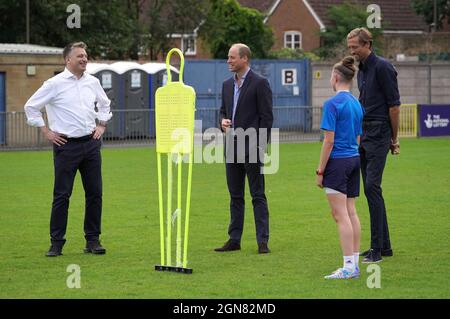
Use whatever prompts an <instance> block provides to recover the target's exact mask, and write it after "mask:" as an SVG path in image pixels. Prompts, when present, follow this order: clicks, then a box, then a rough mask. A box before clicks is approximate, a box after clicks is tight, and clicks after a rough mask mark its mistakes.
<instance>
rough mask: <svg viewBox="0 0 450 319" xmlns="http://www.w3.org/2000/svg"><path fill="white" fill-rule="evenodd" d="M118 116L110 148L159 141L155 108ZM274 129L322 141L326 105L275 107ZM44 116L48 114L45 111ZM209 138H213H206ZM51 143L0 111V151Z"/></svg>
mask: <svg viewBox="0 0 450 319" xmlns="http://www.w3.org/2000/svg"><path fill="white" fill-rule="evenodd" d="M113 113H114V116H113V118H112V119H111V121H110V123H109V124H108V128H107V130H106V132H105V134H104V136H103V143H104V145H105V146H107V147H109V146H111V147H117V146H118V147H125V146H144V145H152V144H154V143H155V121H154V119H155V114H154V110H149V109H146V110H144V109H139V110H113ZM273 114H274V123H273V127H274V128H279V141H280V142H282V143H286V142H302V141H319V140H321V138H322V132H321V130H320V121H321V118H322V107H309V106H298V107H293V106H288V107H287V106H286V107H283V106H279V107H274V108H273ZM195 118H196V120H201V122H197V123H196V124H197V125H198V124H199V123H200V125H201V128H197V129H196V132H199V131H201V132H202V133H203V132H205V131H206V130H207V129H209V128H211V127H214V128H218V126H219V125H218V124H219V109H217V108H198V109H197V110H196V112H195ZM44 119H45V120H46V116H45V113H44ZM399 136H400V137H416V136H417V104H403V105H402V106H401V107H400V123H399ZM204 140H205V141H208V140H209V138H208V137H205V138H204ZM50 147H51V145H50V143H49V142H48V141H47V140H46V139H45V137H44V136H43V135H42V134H41V132H40V131H39V130H38V129H37V128H35V127H31V126H29V125H27V123H26V116H25V113H24V112H6V113H5V112H3V113H1V112H0V150H21V149H49V148H50Z"/></svg>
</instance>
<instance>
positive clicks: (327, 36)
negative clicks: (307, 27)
mask: <svg viewBox="0 0 450 319" xmlns="http://www.w3.org/2000/svg"><path fill="white" fill-rule="evenodd" d="M370 14H371V13H368V12H367V11H366V8H365V7H362V6H358V5H354V4H350V3H344V4H341V5H334V6H331V7H330V8H329V9H328V17H329V19H330V20H331V21H332V22H333V24H334V26H333V27H331V28H327V30H326V31H325V32H321V33H320V36H321V38H322V40H321V41H322V45H321V46H320V48H319V49H316V50H315V53H317V54H318V55H319V56H320V57H321V58H324V59H327V58H334V57H336V56H338V57H341V56H343V55H346V54H348V50H347V40H346V39H347V34H348V33H349V32H350V31H351V30H353V29H354V28H358V27H366V28H367V18H368V17H369V15H370ZM383 23H385V22H383ZM369 31H370V32H371V33H372V35H373V38H374V40H375V41H374V48H375V51H376V52H377V53H380V54H381V53H382V52H381V51H382V49H381V48H382V47H383V46H382V43H381V39H380V35H381V34H382V32H383V28H372V29H369Z"/></svg>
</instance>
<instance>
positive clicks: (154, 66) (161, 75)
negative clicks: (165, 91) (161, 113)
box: [142, 62, 179, 137]
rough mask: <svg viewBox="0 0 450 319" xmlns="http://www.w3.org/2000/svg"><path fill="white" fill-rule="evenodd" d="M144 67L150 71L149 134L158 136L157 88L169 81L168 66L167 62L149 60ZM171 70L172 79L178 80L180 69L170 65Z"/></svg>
mask: <svg viewBox="0 0 450 319" xmlns="http://www.w3.org/2000/svg"><path fill="white" fill-rule="evenodd" d="M142 68H143V69H144V70H145V71H146V72H147V73H148V77H149V82H148V83H149V94H150V97H149V102H150V114H149V124H150V127H149V134H150V137H155V136H156V130H155V93H156V90H157V89H158V88H159V87H161V86H164V85H166V82H167V68H166V64H165V63H158V62H149V63H145V64H143V65H142ZM170 72H171V75H172V81H178V74H179V71H178V70H177V69H176V68H175V67H173V66H170Z"/></svg>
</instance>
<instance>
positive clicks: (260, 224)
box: [226, 162, 269, 243]
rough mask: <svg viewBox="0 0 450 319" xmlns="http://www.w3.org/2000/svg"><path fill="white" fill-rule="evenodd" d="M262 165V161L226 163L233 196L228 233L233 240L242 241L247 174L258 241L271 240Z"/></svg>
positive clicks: (230, 190)
mask: <svg viewBox="0 0 450 319" xmlns="http://www.w3.org/2000/svg"><path fill="white" fill-rule="evenodd" d="M262 166H263V164H262V163H260V162H258V163H227V164H226V175H227V185H228V191H229V192H230V198H231V199H230V215H231V219H230V225H229V227H228V235H229V236H230V239H231V240H233V241H236V242H240V241H241V237H242V232H243V229H244V211H245V199H244V197H245V176H247V178H248V183H249V186H250V194H251V196H252V204H253V214H254V217H255V226H256V241H257V242H258V243H267V242H268V241H269V210H268V208H267V199H266V195H265V191H264V174H261V173H260V170H261V168H262Z"/></svg>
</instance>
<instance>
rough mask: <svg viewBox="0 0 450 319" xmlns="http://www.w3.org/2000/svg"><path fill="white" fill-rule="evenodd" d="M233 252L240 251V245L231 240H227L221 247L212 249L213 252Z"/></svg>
mask: <svg viewBox="0 0 450 319" xmlns="http://www.w3.org/2000/svg"><path fill="white" fill-rule="evenodd" d="M233 250H241V244H240V243H238V242H235V241H234V240H231V239H229V240H228V241H227V242H226V243H225V244H224V245H223V246H222V247H219V248H216V249H214V251H218V252H224V251H233Z"/></svg>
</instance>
